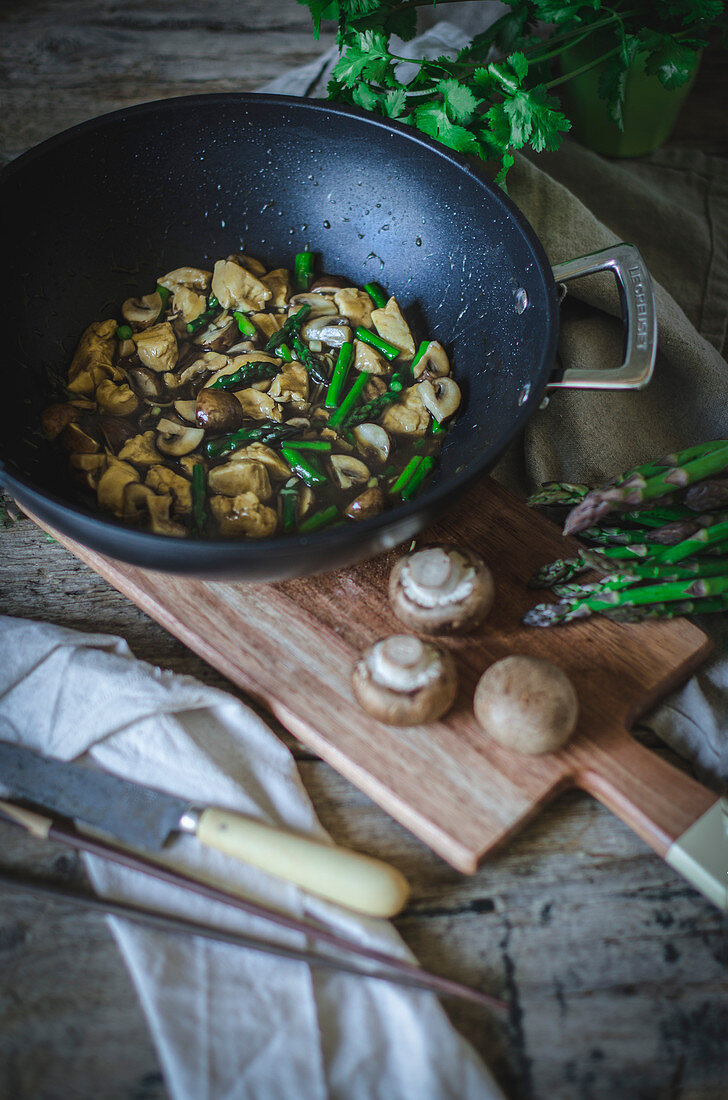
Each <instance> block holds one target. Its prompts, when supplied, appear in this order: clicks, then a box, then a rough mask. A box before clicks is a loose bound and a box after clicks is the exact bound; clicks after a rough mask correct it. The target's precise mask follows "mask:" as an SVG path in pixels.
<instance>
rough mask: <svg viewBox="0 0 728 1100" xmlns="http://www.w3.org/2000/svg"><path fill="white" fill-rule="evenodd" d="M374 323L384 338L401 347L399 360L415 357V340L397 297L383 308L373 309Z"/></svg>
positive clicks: (391, 299)
mask: <svg viewBox="0 0 728 1100" xmlns="http://www.w3.org/2000/svg"><path fill="white" fill-rule="evenodd" d="M372 324H373V325H374V327H375V328H376V330H377V332H378V333H379V335H380V336H381V337H382V339H383V340H387V341H389V343H390V344H394V346H395V347H396V348H399V349H400V353H399V355H398V356H397V359H398V360H400V359H401V360H406V359H413V358H414V354H415V342H414V340H413V338H412V333H411V332H410V330H409V325H408V324H407V322H406V321H405V319H404V317H403V316H402V311H401V309H400V308H399V305H398V303H397V299H396V298H395V297H392V298H390V299H389V301H388V302H387V304H386V306H384V308H383V309H374V310H372Z"/></svg>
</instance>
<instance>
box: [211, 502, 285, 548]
mask: <svg viewBox="0 0 728 1100" xmlns="http://www.w3.org/2000/svg"><path fill="white" fill-rule="evenodd" d="M210 511H211V512H212V514H213V516H214V518H215V519H216V521H217V525H218V530H219V532H220V534H221V535H233V536H235V535H247V537H248V538H251V539H264V538H269V537H270V536H271V535H274V534H275V531H276V527H277V526H278V515H277V513H276V512H275V511H274V509H273V508H269V507H268V505H267V504H263V503H262V502H261V501H260V500H258V498H257V496H256V495H255V493H240V494H239V496H236V497H224V496H218V495H215V496H211V497H210Z"/></svg>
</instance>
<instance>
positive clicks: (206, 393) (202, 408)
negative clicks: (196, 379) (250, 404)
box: [190, 389, 243, 435]
mask: <svg viewBox="0 0 728 1100" xmlns="http://www.w3.org/2000/svg"><path fill="white" fill-rule="evenodd" d="M190 404H192V402H190ZM194 422H195V424H196V425H197V427H198V428H204V430H205V431H206V432H209V433H210V434H211V435H224V434H226V433H227V432H235V431H237V429H238V428H239V427H240V425H241V424H242V423H243V410H242V406H241V404H240V402H239V401H238V400H237V399H236V397H235V395H234V394H232V393H226V392H225V390H209V389H202V390H200V392H199V393H198V394H197V403H196V406H195V416H194Z"/></svg>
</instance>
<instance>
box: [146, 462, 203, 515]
mask: <svg viewBox="0 0 728 1100" xmlns="http://www.w3.org/2000/svg"><path fill="white" fill-rule="evenodd" d="M144 483H145V485H148V486H149V488H150V489H154V492H155V493H160V494H161V495H162V496H171V497H172V499H173V500H174V507H175V511H177V512H179V513H180V514H181V515H186V514H187V513H188V512H190V511H191V510H192V485H191V483H190V482H189V481H188V480H187V478H186V477H182V475H181V474H176V473H175V472H174V470H170V468H169V466H152V467H151V469H150V470H149V472H148V473H147V476H146V478H145V479H144Z"/></svg>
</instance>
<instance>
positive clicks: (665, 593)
mask: <svg viewBox="0 0 728 1100" xmlns="http://www.w3.org/2000/svg"><path fill="white" fill-rule="evenodd" d="M724 593H726V594H728V576H721V577H706V578H703V577H698V578H695V579H690V580H682V581H665V582H663V583H662V584H651V585H644V586H641V587H637V588H635V587H630V588H622V589H618V590H615V591H611V592H610V591H605V592H599V593H597V594H595V595H588V596H586V597H584V598H583V599H576V600H571V601H561V603H559V604H541V605H540V606H539V607H535V608H532V609H531V611H529V612H527V613H526V615H525V616H524V618H523V622H524V623H526V625H529V626H555V625H557V624H558V623H567V622H572V621H573V620H574V619H579V618H584V617H586V616H588V615H591V614H593V613H594V612H596V611H599V612H601V611H609V610H612V609H613V608H617V607H642V606H648V605H655V604H667V603H672V602H674V601H680V600H686V599H687V600H690V599H692V598H693V597H703V596H719V595H722V594H724Z"/></svg>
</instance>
